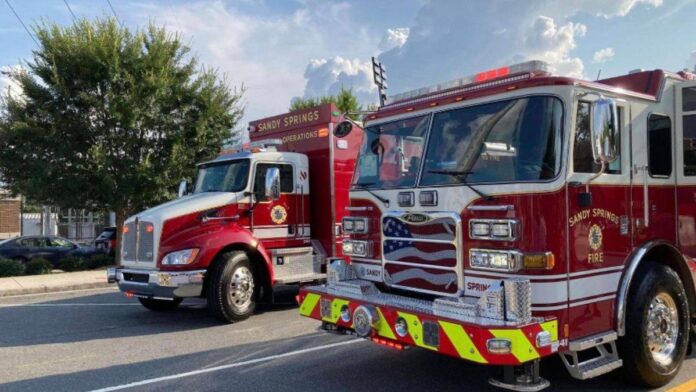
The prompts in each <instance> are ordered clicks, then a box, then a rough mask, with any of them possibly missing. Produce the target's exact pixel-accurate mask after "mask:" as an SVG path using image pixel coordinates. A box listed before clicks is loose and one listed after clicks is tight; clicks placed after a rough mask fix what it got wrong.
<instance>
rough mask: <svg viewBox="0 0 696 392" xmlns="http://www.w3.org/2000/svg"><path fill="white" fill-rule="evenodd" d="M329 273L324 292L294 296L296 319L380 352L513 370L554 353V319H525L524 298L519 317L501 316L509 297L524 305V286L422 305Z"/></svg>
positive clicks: (514, 303) (513, 302)
mask: <svg viewBox="0 0 696 392" xmlns="http://www.w3.org/2000/svg"><path fill="white" fill-rule="evenodd" d="M339 264H340V263H339ZM345 267H346V265H345V264H344V266H343V267H342V268H345ZM347 267H348V269H350V266H347ZM335 271H336V266H335V265H332V266H330V267H329V281H328V282H327V284H325V285H320V286H306V287H304V288H302V289H301V290H300V294H299V296H298V300H299V304H300V314H301V315H303V316H306V317H310V318H314V319H317V320H320V321H322V322H324V323H326V324H329V325H332V326H333V327H332V328H335V329H338V330H352V331H354V332H355V333H356V334H357V335H358V336H362V337H365V338H368V339H372V340H373V341H375V342H378V343H381V344H385V345H387V346H392V347H394V346H397V347H398V346H399V345H405V346H417V347H422V348H425V349H429V350H432V351H436V352H439V353H442V354H445V355H449V356H452V357H456V358H462V359H465V360H469V361H473V362H476V363H480V364H489V365H520V364H523V363H526V362H529V361H532V360H535V359H539V358H542V357H545V356H548V355H551V354H554V353H556V352H558V347H559V341H558V322H557V320H556V319H555V318H546V319H544V318H533V317H531V309H530V306H529V305H530V304H529V303H528V302H527V303H524V302H525V298H522V299H521V302H523V303H522V307H526V308H527V316H525V314H524V309H522V310H521V312H522V314H518V315H517V316H520V317H517V319H515V315H514V314H510V313H509V312H507V310H508V309H506V305H507V306H508V307H510V308H515V307H516V306H518V307H519V303H518V302H520V299H519V298H517V299H515V298H512V297H514V296H515V295H517V296H522V297H526V295H525V292H524V291H525V290H529V282H528V281H527V282H526V285H525V284H524V282H520V281H516V282H513V281H508V282H509V283H507V286H508V287H510V289H508V290H506V289H504V288H503V286H505V285H506V283H505V281H503V282H502V284H501V287H499V288H493V289H492V292H490V293H487V296H488V297H489V298H486V295H484V297H482V298H481V299H478V298H437V299H435V300H434V301H426V300H421V299H415V298H410V297H405V296H399V295H393V294H388V293H382V292H380V291H379V289H378V288H377V287H376V286H375V285H374V284H373V283H371V282H368V281H365V280H359V279H355V278H354V275H353V276H351V273H350V272H349V273H342V274H341V273H339V274H336V273H335ZM343 272H344V271H343ZM506 291H508V295H507V297H508V298H507V303H506V298H505V295H504V293H505V292H506ZM514 291H518V293H514ZM529 295H530V296H531V293H530V292H529ZM498 305H501V306H500V307H498ZM512 310H513V311H515V309H512ZM517 310H518V311H519V310H520V309H517Z"/></svg>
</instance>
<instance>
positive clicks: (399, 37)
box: [378, 27, 409, 51]
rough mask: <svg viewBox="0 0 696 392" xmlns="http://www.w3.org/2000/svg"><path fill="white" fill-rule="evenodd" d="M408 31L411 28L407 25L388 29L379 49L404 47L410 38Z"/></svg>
mask: <svg viewBox="0 0 696 392" xmlns="http://www.w3.org/2000/svg"><path fill="white" fill-rule="evenodd" d="M408 33H409V29H408V28H407V27H400V28H396V29H387V31H386V32H385V33H384V36H382V41H380V43H379V46H378V48H379V50H381V51H387V50H390V49H393V48H400V47H402V46H403V45H404V44H405V43H406V41H407V40H408Z"/></svg>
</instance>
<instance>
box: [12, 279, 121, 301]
mask: <svg viewBox="0 0 696 392" xmlns="http://www.w3.org/2000/svg"><path fill="white" fill-rule="evenodd" d="M113 285H114V284H113V283H107V282H93V283H79V284H72V285H64V286H41V287H29V288H23V289H12V290H2V291H0V298H2V297H12V296H16V295H24V294H41V293H52V292H57V291H73V290H86V289H99V288H107V287H111V286H113Z"/></svg>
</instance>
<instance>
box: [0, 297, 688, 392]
mask: <svg viewBox="0 0 696 392" xmlns="http://www.w3.org/2000/svg"><path fill="white" fill-rule="evenodd" d="M292 294H293V293H287V295H285V297H286V298H281V300H282V301H285V302H286V304H285V305H282V304H281V305H275V306H270V307H265V308H264V309H261V310H260V311H259V312H258V314H257V315H255V316H254V317H252V318H251V319H249V320H247V321H245V322H242V323H238V324H234V325H222V324H220V323H219V322H218V321H217V320H216V319H214V318H212V317H210V316H208V314H207V313H206V311H205V309H204V308H203V303H202V302H200V301H190V302H188V303H187V302H184V304H182V307H181V308H180V309H177V310H176V311H173V312H166V313H157V312H151V311H148V310H146V309H144V308H143V307H141V306H140V304H139V303H138V301H137V300H136V299H134V298H126V297H124V296H123V295H122V294H120V293H118V292H116V291H115V290H111V289H106V290H92V291H83V292H74V293H62V294H46V295H34V296H22V297H14V298H2V299H0V390H1V391H91V390H130V391H140V390H146V391H171V390H190V391H194V390H195V391H204V390H211V391H232V390H233V391H255V392H258V391H277V392H281V391H299V390H310V391H327V392H328V391H332V392H333V391H380V392H387V391H398V392H404V391H411V390H431V391H463V390H469V391H472V390H473V391H478V390H483V391H486V390H494V389H493V388H491V387H489V386H488V384H487V380H488V378H489V377H491V376H494V375H497V370H496V369H495V368H489V367H483V366H476V365H472V364H468V363H466V362H462V361H459V360H456V359H451V358H448V357H444V356H440V355H436V354H434V353H431V352H428V351H425V350H420V349H415V348H413V349H408V350H405V351H403V352H397V351H394V350H392V349H388V348H383V347H380V346H376V345H374V344H372V343H369V342H366V341H363V340H358V339H355V338H352V337H350V336H336V335H329V334H325V333H321V332H318V331H317V323H316V322H314V321H313V320H310V319H305V318H302V317H299V316H298V315H297V309H296V307H295V306H294V305H293V304H292V298H293V295H292ZM542 376H544V377H545V378H547V379H549V380H550V381H551V384H552V387H551V388H549V389H548V390H549V391H554V390H557V391H561V390H563V391H584V390H588V389H592V390H595V391H609V390H631V389H630V388H629V387H627V385H626V384H625V383H624V380H623V378H622V374H621V373H620V372H614V373H612V374H609V375H605V376H603V377H599V378H597V379H593V380H590V381H584V382H583V381H578V380H574V379H572V378H570V377H569V376H568V375H567V372H566V371H565V368H564V367H563V365H562V364H561V362H560V360H559V359H557V358H555V357H554V358H550V359H547V360H545V361H544V362H542ZM695 377H696V356H692V357H691V358H690V359H688V360H687V362H686V363H685V366H684V367H683V368H682V370H681V372H680V374H679V376H678V378H677V379H676V380H675V381H674V382H672V383H671V384H670V385H669V386H667V387H666V388H663V389H662V390H665V391H666V390H669V389H670V388H673V387H675V386H678V385H679V384H682V383H684V382H686V381H688V380H689V379H691V378H695ZM695 387H696V386H695ZM684 390H686V389H684Z"/></svg>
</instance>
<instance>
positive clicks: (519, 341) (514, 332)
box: [490, 329, 539, 362]
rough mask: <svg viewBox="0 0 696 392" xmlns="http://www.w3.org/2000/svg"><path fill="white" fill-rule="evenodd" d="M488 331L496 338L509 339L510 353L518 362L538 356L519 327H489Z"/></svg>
mask: <svg viewBox="0 0 696 392" xmlns="http://www.w3.org/2000/svg"><path fill="white" fill-rule="evenodd" d="M490 333H491V334H493V336H495V337H496V338H502V339H509V340H510V341H511V342H512V355H514V356H515V358H517V360H518V361H520V362H527V361H531V360H532V359H537V358H539V353H538V352H537V350H536V349H535V348H534V345H532V343H530V342H529V340H528V339H527V337H526V336H525V335H524V332H522V330H519V329H491V330H490Z"/></svg>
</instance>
